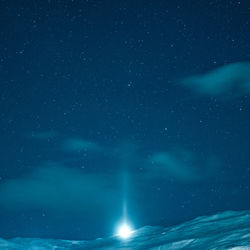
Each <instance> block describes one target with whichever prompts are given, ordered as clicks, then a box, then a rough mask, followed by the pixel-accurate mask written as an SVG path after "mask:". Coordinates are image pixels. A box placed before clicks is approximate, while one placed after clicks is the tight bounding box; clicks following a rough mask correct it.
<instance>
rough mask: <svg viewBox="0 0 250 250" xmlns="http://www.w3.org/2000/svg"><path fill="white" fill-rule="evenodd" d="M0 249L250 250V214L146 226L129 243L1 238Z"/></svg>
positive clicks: (216, 216)
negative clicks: (161, 225) (164, 226)
mask: <svg viewBox="0 0 250 250" xmlns="http://www.w3.org/2000/svg"><path fill="white" fill-rule="evenodd" d="M0 249H1V250H2V249H3V250H4V249H6V250H12V249H15V250H22V249H25V250H27V249H30V250H33V249H37V250H38V249H39V250H43V249H60V250H62V249H155V250H156V249H161V250H162V249H203V250H205V249H220V250H221V249H233V250H243V249H250V211H240V212H234V211H227V212H223V213H219V214H216V215H213V216H202V217H198V218H196V219H194V220H191V221H188V222H185V223H183V224H180V225H178V226H172V227H167V228H163V227H151V226H146V227H143V228H140V229H138V230H136V231H135V232H134V234H133V236H132V237H131V238H130V239H129V240H126V241H124V240H123V241H121V240H120V239H119V238H117V237H110V238H105V239H97V240H93V241H72V240H53V239H38V238H14V239H11V240H4V239H1V238H0Z"/></svg>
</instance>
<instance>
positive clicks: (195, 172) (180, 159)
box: [147, 150, 218, 182]
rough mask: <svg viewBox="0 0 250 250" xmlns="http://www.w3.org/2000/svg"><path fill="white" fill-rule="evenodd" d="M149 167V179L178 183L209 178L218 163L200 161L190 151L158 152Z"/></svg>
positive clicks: (150, 160)
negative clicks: (173, 180)
mask: <svg viewBox="0 0 250 250" xmlns="http://www.w3.org/2000/svg"><path fill="white" fill-rule="evenodd" d="M149 162H150V163H149V164H148V166H147V174H148V175H149V178H164V179H175V180H178V181H184V182H186V181H189V182H193V181H200V180H204V179H205V178H207V177H209V176H210V175H211V174H213V173H214V171H215V170H216V168H217V167H218V161H216V160H215V158H214V157H211V159H199V157H198V155H196V154H195V153H193V152H191V151H188V150H175V151H169V152H156V153H154V154H153V155H152V157H150V159H149Z"/></svg>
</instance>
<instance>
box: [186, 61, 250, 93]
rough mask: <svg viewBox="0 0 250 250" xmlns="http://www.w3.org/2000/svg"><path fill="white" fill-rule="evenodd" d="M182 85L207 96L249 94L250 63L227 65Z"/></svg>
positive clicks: (192, 78)
mask: <svg viewBox="0 0 250 250" xmlns="http://www.w3.org/2000/svg"><path fill="white" fill-rule="evenodd" d="M182 84H183V85H184V86H186V87H189V88H191V89H192V90H194V91H196V92H197V93H200V94H203V95H208V96H220V95H228V96H229V97H237V96H241V95H244V94H249V93H250V62H237V63H231V64H227V65H225V66H222V67H219V68H217V69H214V70H212V71H209V72H207V73H204V74H199V75H193V76H190V77H187V78H185V79H183V80H182Z"/></svg>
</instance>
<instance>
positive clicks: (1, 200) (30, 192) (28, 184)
mask: <svg viewBox="0 0 250 250" xmlns="http://www.w3.org/2000/svg"><path fill="white" fill-rule="evenodd" d="M111 183H114V182H113V181H110V177H109V176H104V175H93V174H86V173H83V172H82V171H79V170H76V169H70V168H67V167H63V166H60V165H57V164H46V165H45V166H41V167H38V168H35V169H33V170H32V172H30V173H28V174H26V175H22V176H20V177H18V178H15V179H9V180H7V181H5V182H3V183H2V184H1V185H0V205H1V206H5V207H7V208H9V209H17V210H18V209H46V210H50V211H55V212H56V211H58V210H59V211H62V210H64V211H68V210H69V211H71V212H72V211H73V212H81V213H82V212H85V211H88V210H102V209H103V208H104V207H106V206H110V204H111V203H112V201H114V200H115V197H117V191H116V188H115V187H114V184H111ZM112 185H113V186H112Z"/></svg>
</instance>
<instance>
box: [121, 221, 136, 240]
mask: <svg viewBox="0 0 250 250" xmlns="http://www.w3.org/2000/svg"><path fill="white" fill-rule="evenodd" d="M132 233H133V231H132V229H131V228H130V226H129V225H127V224H126V223H124V224H122V225H121V226H120V227H119V229H118V236H119V237H120V238H122V239H128V238H129V237H130V236H131V234H132Z"/></svg>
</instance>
